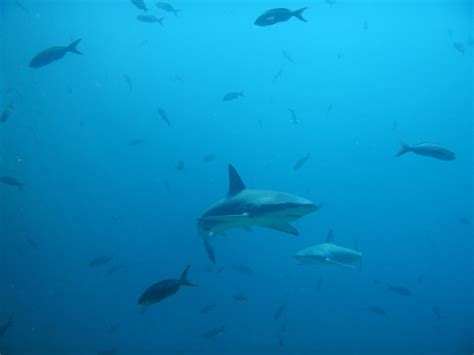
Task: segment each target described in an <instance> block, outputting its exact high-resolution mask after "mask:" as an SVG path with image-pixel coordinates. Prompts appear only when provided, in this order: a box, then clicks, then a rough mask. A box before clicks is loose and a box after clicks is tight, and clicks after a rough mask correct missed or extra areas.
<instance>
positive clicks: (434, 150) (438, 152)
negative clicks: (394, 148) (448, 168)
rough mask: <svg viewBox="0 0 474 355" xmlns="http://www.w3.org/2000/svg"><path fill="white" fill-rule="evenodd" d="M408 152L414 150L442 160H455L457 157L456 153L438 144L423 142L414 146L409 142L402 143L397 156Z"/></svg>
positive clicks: (419, 153)
mask: <svg viewBox="0 0 474 355" xmlns="http://www.w3.org/2000/svg"><path fill="white" fill-rule="evenodd" d="M408 152H413V153H415V154H418V155H424V156H426V157H431V158H435V159H440V160H454V159H456V154H455V153H454V152H452V151H450V150H448V149H446V148H444V147H442V146H440V145H438V144H432V143H421V144H417V145H414V146H409V145H408V144H405V143H401V148H400V151H399V152H398V154H397V155H395V157H399V156H400V155H403V154H405V153H408Z"/></svg>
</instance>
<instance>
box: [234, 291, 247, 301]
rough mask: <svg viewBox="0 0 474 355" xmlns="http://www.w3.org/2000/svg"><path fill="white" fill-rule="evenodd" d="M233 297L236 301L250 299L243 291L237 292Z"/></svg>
mask: <svg viewBox="0 0 474 355" xmlns="http://www.w3.org/2000/svg"><path fill="white" fill-rule="evenodd" d="M232 298H233V299H234V301H235V302H240V303H243V302H247V301H248V298H247V296H245V295H244V294H242V293H238V294H235V295H234V296H232Z"/></svg>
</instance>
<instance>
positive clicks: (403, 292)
mask: <svg viewBox="0 0 474 355" xmlns="http://www.w3.org/2000/svg"><path fill="white" fill-rule="evenodd" d="M387 291H389V292H392V293H396V294H397V295H400V296H411V295H412V292H411V290H410V289H409V288H407V287H404V286H390V285H388V289H387Z"/></svg>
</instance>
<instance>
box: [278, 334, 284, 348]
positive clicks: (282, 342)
mask: <svg viewBox="0 0 474 355" xmlns="http://www.w3.org/2000/svg"><path fill="white" fill-rule="evenodd" d="M278 345H280V347H281V348H284V347H285V342H284V340H283V334H282V333H280V334H278Z"/></svg>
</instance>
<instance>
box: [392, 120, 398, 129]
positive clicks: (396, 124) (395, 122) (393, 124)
mask: <svg viewBox="0 0 474 355" xmlns="http://www.w3.org/2000/svg"><path fill="white" fill-rule="evenodd" d="M397 128H398V122H397V120H395V121H393V123H392V131H396V130H397Z"/></svg>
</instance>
